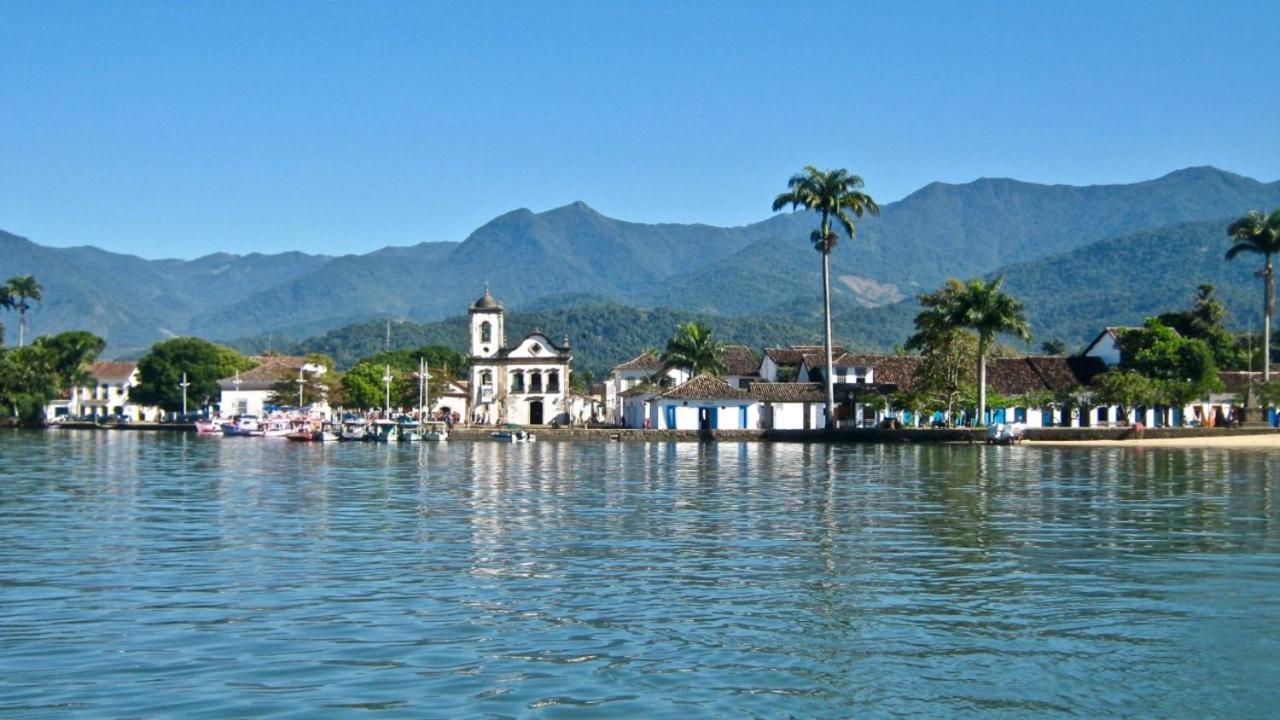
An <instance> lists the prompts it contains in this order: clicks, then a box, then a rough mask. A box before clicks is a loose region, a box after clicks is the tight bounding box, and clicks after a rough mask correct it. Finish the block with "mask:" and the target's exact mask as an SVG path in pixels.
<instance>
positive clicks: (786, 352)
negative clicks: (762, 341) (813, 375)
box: [764, 345, 845, 366]
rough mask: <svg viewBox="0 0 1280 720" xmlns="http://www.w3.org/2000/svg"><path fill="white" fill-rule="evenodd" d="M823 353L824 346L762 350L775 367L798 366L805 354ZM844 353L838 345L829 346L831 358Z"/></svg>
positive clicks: (799, 346) (794, 346)
mask: <svg viewBox="0 0 1280 720" xmlns="http://www.w3.org/2000/svg"><path fill="white" fill-rule="evenodd" d="M823 352H824V346H822V345H792V346H790V347H782V348H769V347H767V348H765V349H764V354H765V355H766V356H768V357H769V358H770V359H772V360H773V362H774V364H775V365H797V366H798V365H799V364H800V363H802V362H804V356H805V355H806V354H811V353H818V354H819V355H821V354H822V353H823ZM844 353H845V349H844V348H842V347H840V346H838V345H832V346H831V357H837V356H839V355H843V354H844Z"/></svg>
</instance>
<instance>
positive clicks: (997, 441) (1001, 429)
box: [987, 423, 1027, 445]
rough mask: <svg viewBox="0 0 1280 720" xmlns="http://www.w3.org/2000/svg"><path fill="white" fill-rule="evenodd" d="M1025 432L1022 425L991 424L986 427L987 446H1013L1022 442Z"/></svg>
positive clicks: (1025, 427)
mask: <svg viewBox="0 0 1280 720" xmlns="http://www.w3.org/2000/svg"><path fill="white" fill-rule="evenodd" d="M1026 431H1027V426H1026V425H1025V424H1023V423H992V424H990V425H988V426H987V444H988V445H1013V444H1015V443H1019V442H1022V437H1023V435H1024V434H1025V433H1026Z"/></svg>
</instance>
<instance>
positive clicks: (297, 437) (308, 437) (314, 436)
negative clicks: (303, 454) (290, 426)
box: [285, 430, 324, 442]
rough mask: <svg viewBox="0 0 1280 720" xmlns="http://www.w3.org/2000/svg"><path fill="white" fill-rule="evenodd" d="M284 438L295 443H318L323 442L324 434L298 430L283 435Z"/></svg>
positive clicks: (315, 431)
mask: <svg viewBox="0 0 1280 720" xmlns="http://www.w3.org/2000/svg"><path fill="white" fill-rule="evenodd" d="M285 438H287V439H289V440H293V441H295V442H320V441H322V440H324V433H322V432H320V431H319V430H298V431H297V432H291V433H289V434H288V435H285Z"/></svg>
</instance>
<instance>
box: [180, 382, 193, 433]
mask: <svg viewBox="0 0 1280 720" xmlns="http://www.w3.org/2000/svg"><path fill="white" fill-rule="evenodd" d="M178 387H180V388H182V419H183V420H184V421H185V420H186V419H187V388H189V387H191V383H189V382H187V374H186V373H182V382H180V383H178Z"/></svg>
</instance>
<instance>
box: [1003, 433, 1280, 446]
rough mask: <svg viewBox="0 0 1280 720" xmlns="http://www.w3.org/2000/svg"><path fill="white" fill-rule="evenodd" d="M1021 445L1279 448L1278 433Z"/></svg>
mask: <svg viewBox="0 0 1280 720" xmlns="http://www.w3.org/2000/svg"><path fill="white" fill-rule="evenodd" d="M1022 444H1023V445H1035V446H1043V447H1115V448H1122V447H1159V448H1251V449H1263V450H1265V449H1269V448H1275V449H1278V450H1280V433H1264V434H1259V435H1222V436H1216V437H1215V436H1190V437H1185V438H1149V439H1142V440H1133V439H1127V440H1025V441H1023V443H1022Z"/></svg>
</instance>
